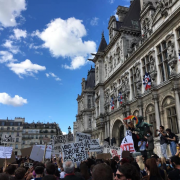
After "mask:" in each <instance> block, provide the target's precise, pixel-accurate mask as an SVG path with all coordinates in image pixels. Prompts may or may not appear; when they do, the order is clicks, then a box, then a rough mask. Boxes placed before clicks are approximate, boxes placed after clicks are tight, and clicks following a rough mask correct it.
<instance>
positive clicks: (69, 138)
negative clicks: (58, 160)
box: [53, 133, 74, 153]
mask: <svg viewBox="0 0 180 180" xmlns="http://www.w3.org/2000/svg"><path fill="white" fill-rule="evenodd" d="M53 141H54V142H53V146H54V153H60V152H62V149H61V146H62V145H64V144H68V143H72V142H73V141H74V136H73V134H71V133H70V134H66V135H58V136H54V137H53Z"/></svg>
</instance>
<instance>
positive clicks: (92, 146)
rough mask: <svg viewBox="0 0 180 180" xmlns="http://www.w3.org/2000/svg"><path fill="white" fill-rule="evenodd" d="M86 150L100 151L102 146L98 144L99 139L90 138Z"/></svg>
mask: <svg viewBox="0 0 180 180" xmlns="http://www.w3.org/2000/svg"><path fill="white" fill-rule="evenodd" d="M88 151H89V152H102V148H101V146H100V145H99V139H91V141H90V144H89V148H88Z"/></svg>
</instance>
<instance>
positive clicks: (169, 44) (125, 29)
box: [91, 0, 180, 153]
mask: <svg viewBox="0 0 180 180" xmlns="http://www.w3.org/2000/svg"><path fill="white" fill-rule="evenodd" d="M117 15H118V17H119V20H118V21H117V20H116V18H115V16H111V17H110V20H109V24H108V29H109V44H108V45H107V44H106V40H105V38H104V36H103V35H102V40H101V44H100V48H99V50H98V52H97V53H96V54H95V57H94V58H93V59H91V61H93V62H94V63H95V121H96V131H92V138H99V139H100V141H101V142H102V141H103V139H105V138H107V137H110V138H113V137H115V139H116V144H117V145H118V146H119V145H120V143H121V140H122V138H123V136H124V126H123V123H122V121H123V118H124V117H126V116H128V115H136V116H138V115H142V116H143V117H144V119H145V121H146V122H148V123H151V124H153V128H152V131H153V134H154V135H155V131H156V129H159V126H160V125H164V126H165V128H168V127H169V128H171V129H172V131H173V132H174V133H176V134H179V131H180V60H179V52H180V18H179V17H180V1H179V0H161V1H158V0H134V1H131V5H130V7H129V8H127V7H122V6H119V7H118V8H117ZM146 72H149V74H150V76H151V79H152V87H151V89H150V90H147V91H146V90H145V88H144V86H143V76H144V75H145V73H146ZM119 92H121V94H122V97H123V103H122V104H120V103H119V102H118V98H117V97H118V94H119ZM112 97H113V99H114V109H113V110H112V109H111V107H110V100H111V98H112ZM155 143H156V144H157V146H156V149H155V151H157V153H159V150H160V145H159V141H158V139H156V138H155Z"/></svg>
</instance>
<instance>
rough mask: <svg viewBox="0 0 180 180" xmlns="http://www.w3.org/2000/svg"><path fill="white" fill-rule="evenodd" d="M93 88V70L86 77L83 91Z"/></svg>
mask: <svg viewBox="0 0 180 180" xmlns="http://www.w3.org/2000/svg"><path fill="white" fill-rule="evenodd" d="M94 87H95V68H92V67H91V69H90V71H89V72H88V75H87V80H86V86H85V89H94Z"/></svg>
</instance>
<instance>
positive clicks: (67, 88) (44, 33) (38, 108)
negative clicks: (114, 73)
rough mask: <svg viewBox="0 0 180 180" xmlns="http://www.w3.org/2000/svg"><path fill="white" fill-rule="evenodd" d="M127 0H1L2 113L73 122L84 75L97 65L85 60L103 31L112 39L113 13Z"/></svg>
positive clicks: (2, 115)
mask: <svg viewBox="0 0 180 180" xmlns="http://www.w3.org/2000/svg"><path fill="white" fill-rule="evenodd" d="M129 1H130V0H2V1H0V77H1V78H0V84H1V86H0V118H1V119H5V118H7V117H8V118H9V119H14V118H15V117H25V119H26V121H27V122H33V121H34V122H37V121H40V122H45V123H47V122H57V123H59V126H60V128H61V130H62V131H63V132H67V131H68V130H67V128H68V126H69V125H70V126H71V127H73V121H75V120H76V118H75V116H76V113H77V102H76V98H77V95H78V94H80V93H81V80H82V78H83V77H85V78H86V77H87V72H88V70H89V69H90V68H91V65H93V64H92V63H90V62H87V59H88V58H89V57H90V53H91V52H96V51H97V48H98V46H99V43H100V40H101V33H102V31H104V32H105V37H106V40H107V42H108V41H109V40H108V39H109V38H108V30H107V26H108V20H109V17H110V16H111V15H114V14H115V11H116V8H117V7H118V5H123V6H128V5H129ZM93 66H94V65H93Z"/></svg>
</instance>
